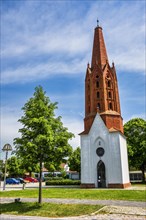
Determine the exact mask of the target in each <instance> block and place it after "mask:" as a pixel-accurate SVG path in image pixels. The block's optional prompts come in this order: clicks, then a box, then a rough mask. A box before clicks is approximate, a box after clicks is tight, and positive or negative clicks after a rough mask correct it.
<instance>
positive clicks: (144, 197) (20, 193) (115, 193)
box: [0, 188, 146, 201]
mask: <svg viewBox="0 0 146 220" xmlns="http://www.w3.org/2000/svg"><path fill="white" fill-rule="evenodd" d="M0 196H1V197H20V198H38V189H25V190H17V191H16V190H12V191H5V192H0ZM42 197H43V198H74V199H95V200H129V201H146V192H145V190H112V189H104V190H103V189H102V190H101V189H66V188H46V189H43V190H42Z"/></svg>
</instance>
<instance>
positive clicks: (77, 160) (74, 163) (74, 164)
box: [68, 147, 81, 174]
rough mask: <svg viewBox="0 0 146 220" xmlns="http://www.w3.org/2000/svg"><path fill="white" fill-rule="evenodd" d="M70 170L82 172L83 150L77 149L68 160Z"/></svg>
mask: <svg viewBox="0 0 146 220" xmlns="http://www.w3.org/2000/svg"><path fill="white" fill-rule="evenodd" d="M68 165H69V167H70V170H72V171H77V172H79V174H80V172H81V149H80V147H77V148H76V149H75V150H74V151H73V152H72V154H71V156H70V157H69V159H68Z"/></svg>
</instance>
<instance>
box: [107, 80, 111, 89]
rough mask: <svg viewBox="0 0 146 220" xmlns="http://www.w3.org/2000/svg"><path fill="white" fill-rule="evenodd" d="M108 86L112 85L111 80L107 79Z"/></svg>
mask: <svg viewBox="0 0 146 220" xmlns="http://www.w3.org/2000/svg"><path fill="white" fill-rule="evenodd" d="M107 86H108V87H109V88H110V87H111V81H110V80H108V81H107Z"/></svg>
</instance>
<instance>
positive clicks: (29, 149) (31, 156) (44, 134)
mask: <svg viewBox="0 0 146 220" xmlns="http://www.w3.org/2000/svg"><path fill="white" fill-rule="evenodd" d="M56 108H57V103H51V101H50V99H49V97H47V96H46V95H45V92H44V91H43V88H42V87H41V86H39V87H36V88H35V92H34V95H33V97H32V98H30V99H29V100H28V102H27V103H26V104H25V105H24V107H23V108H22V110H23V111H24V116H22V117H21V119H19V122H21V124H22V125H23V128H21V129H19V132H20V133H21V137H20V138H15V139H14V144H15V147H16V151H15V153H16V155H17V156H19V157H20V158H23V159H24V160H25V161H29V164H32V166H33V165H34V164H37V163H39V170H40V181H39V200H38V201H39V203H41V202H42V163H45V162H47V161H49V162H50V163H51V164H53V163H55V162H56V161H57V163H61V161H62V159H63V158H64V157H66V156H69V155H70V153H71V151H72V148H71V146H70V145H69V144H68V140H69V139H71V138H72V137H73V134H72V133H70V132H68V129H67V128H65V127H63V123H62V122H61V117H55V113H54V111H55V109H56Z"/></svg>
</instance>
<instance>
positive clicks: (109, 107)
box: [80, 24, 130, 188]
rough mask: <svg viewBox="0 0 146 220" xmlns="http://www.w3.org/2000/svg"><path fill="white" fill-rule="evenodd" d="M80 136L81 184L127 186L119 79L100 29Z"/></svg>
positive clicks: (87, 89) (87, 185)
mask: <svg viewBox="0 0 146 220" xmlns="http://www.w3.org/2000/svg"><path fill="white" fill-rule="evenodd" d="M80 137H81V187H83V188H94V187H97V188H105V187H109V188H115V187H116V188H126V187H129V186H130V182H129V170H128V156H127V145H126V138H125V136H124V135H123V120H122V117H121V110H120V100H119V92H118V82H117V77H116V70H115V66H114V63H113V64H112V66H110V64H109V61H108V56H107V51H106V47H105V43H104V37H103V32H102V28H101V27H100V26H99V24H97V27H96V28H95V33H94V41H93V50H92V60H91V65H90V64H88V65H87V70H86V77H85V118H84V131H83V132H82V133H81V134H80Z"/></svg>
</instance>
